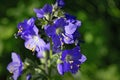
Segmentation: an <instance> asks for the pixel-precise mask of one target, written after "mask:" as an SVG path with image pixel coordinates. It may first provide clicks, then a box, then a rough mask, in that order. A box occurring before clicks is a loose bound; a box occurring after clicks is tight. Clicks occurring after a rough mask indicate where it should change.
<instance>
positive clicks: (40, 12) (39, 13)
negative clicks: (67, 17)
mask: <svg viewBox="0 0 120 80" xmlns="http://www.w3.org/2000/svg"><path fill="white" fill-rule="evenodd" d="M34 12H35V13H36V15H37V17H38V18H43V17H45V16H46V15H47V14H50V13H52V6H51V5H49V4H46V5H45V6H44V7H43V8H42V9H34Z"/></svg>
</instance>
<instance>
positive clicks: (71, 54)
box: [57, 46, 86, 75]
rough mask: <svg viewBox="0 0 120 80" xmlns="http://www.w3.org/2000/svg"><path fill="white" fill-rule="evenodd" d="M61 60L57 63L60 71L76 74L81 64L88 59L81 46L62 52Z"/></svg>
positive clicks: (61, 72)
mask: <svg viewBox="0 0 120 80" xmlns="http://www.w3.org/2000/svg"><path fill="white" fill-rule="evenodd" d="M61 61H62V63H59V64H58V65H57V69H58V72H59V73H60V74H61V75H63V74H64V73H65V72H71V73H73V74H75V73H76V72H78V70H79V68H80V65H81V64H82V63H83V62H85V61H86V57H85V56H84V55H83V54H81V53H80V48H79V46H77V47H75V48H73V49H71V50H64V51H63V52H62V54H61Z"/></svg>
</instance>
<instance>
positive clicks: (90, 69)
mask: <svg viewBox="0 0 120 80" xmlns="http://www.w3.org/2000/svg"><path fill="white" fill-rule="evenodd" d="M54 2H55V0H0V80H6V77H7V76H8V75H9V72H8V71H7V70H6V66H7V64H8V63H9V62H10V61H11V57H10V56H11V52H13V51H15V52H18V53H20V54H21V56H22V58H24V57H25V55H26V54H25V53H26V50H25V49H24V43H23V41H22V40H20V39H19V38H17V39H16V38H15V36H14V35H15V33H17V28H16V26H17V24H18V23H19V22H21V21H23V20H24V19H28V18H30V17H32V16H35V13H34V12H33V9H34V8H40V7H42V6H43V5H44V4H46V3H50V4H51V3H54ZM65 3H66V4H65V7H64V8H63V10H64V11H66V12H68V13H70V14H72V15H74V16H77V19H78V20H81V21H82V26H81V28H80V33H81V40H83V41H84V43H81V51H82V53H83V54H84V55H86V56H87V61H86V62H85V63H84V64H83V65H82V66H81V69H80V71H79V72H78V73H77V74H76V75H73V76H72V77H71V76H69V74H66V75H64V76H61V77H62V79H63V80H120V0H65ZM57 80H59V79H57Z"/></svg>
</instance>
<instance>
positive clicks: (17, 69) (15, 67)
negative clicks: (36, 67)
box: [7, 52, 23, 80]
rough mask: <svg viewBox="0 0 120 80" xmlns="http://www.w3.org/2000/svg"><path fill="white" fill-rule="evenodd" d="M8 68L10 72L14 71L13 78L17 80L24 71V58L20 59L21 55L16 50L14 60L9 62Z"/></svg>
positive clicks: (13, 54) (13, 55)
mask: <svg viewBox="0 0 120 80" xmlns="http://www.w3.org/2000/svg"><path fill="white" fill-rule="evenodd" d="M7 70H8V71H9V72H10V73H13V76H12V78H13V79H14V80H17V78H18V77H19V76H20V75H21V73H22V70H23V64H22V60H21V59H20V56H19V55H18V54H16V53H15V52H12V62H10V63H9V64H8V66H7Z"/></svg>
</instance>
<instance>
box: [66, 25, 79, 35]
mask: <svg viewBox="0 0 120 80" xmlns="http://www.w3.org/2000/svg"><path fill="white" fill-rule="evenodd" d="M76 29H77V26H76V25H75V24H72V23H69V24H68V25H67V26H65V32H66V33H67V34H73V33H74V32H75V31H76Z"/></svg>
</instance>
